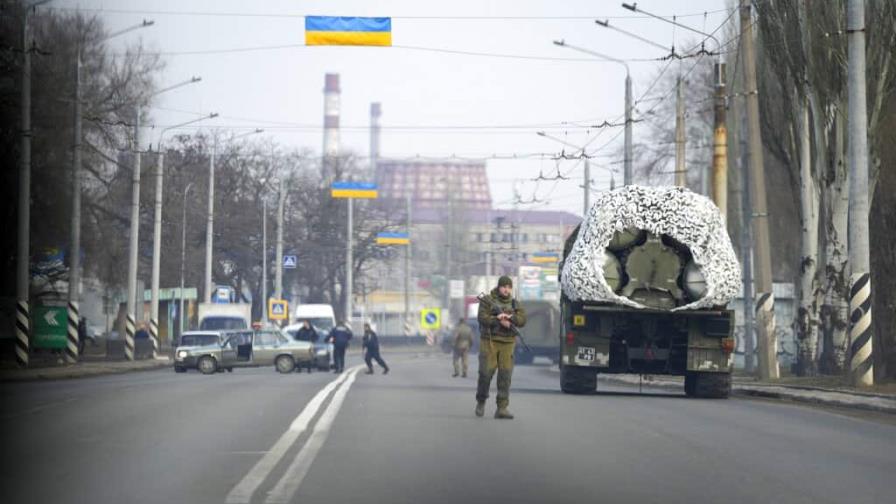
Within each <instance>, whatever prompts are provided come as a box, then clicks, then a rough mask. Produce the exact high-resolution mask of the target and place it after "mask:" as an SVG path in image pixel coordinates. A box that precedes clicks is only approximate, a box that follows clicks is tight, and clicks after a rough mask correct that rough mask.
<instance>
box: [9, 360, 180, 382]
mask: <svg viewBox="0 0 896 504" xmlns="http://www.w3.org/2000/svg"><path fill="white" fill-rule="evenodd" d="M4 364H6V363H4ZM13 366H14V364H13V365H12V366H10V365H4V366H3V367H2V368H0V382H25V381H37V380H64V379H70V378H87V377H90V376H101V375H110V374H121V373H131V372H134V371H147V370H151V369H159V368H164V367H170V366H171V361H170V360H169V359H168V357H160V358H159V360H152V359H145V360H137V361H126V360H114V361H106V360H91V361H87V362H78V363H77V364H55V363H54V364H51V365H47V363H39V364H38V365H35V366H33V367H29V368H26V369H20V368H16V367H13Z"/></svg>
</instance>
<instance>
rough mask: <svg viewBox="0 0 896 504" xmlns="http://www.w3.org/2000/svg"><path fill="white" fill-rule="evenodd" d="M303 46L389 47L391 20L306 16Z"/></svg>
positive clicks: (383, 18)
mask: <svg viewBox="0 0 896 504" xmlns="http://www.w3.org/2000/svg"><path fill="white" fill-rule="evenodd" d="M305 45H360V46H391V45H392V18H387V17H382V18H369V17H339V16H306V17H305Z"/></svg>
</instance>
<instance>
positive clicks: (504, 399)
mask: <svg viewBox="0 0 896 504" xmlns="http://www.w3.org/2000/svg"><path fill="white" fill-rule="evenodd" d="M512 290H513V281H512V280H511V279H510V277H508V276H502V277H501V278H499V279H498V286H497V287H495V288H494V289H492V291H491V293H489V294H488V295H487V296H482V297H480V301H479V316H478V319H479V330H480V333H481V336H480V341H479V385H478V387H477V390H476V416H478V417H481V416H482V415H484V414H485V400H486V399H488V389H489V388H490V387H491V384H492V376H494V374H495V370H497V371H498V401H497V402H498V409H497V411H495V418H500V419H507V420H510V419H513V415H512V414H510V412H509V411H507V406H508V405H509V404H510V377H511V375H512V374H513V347H514V346H515V344H516V330H515V327H523V326H524V325H526V311H525V310H524V309H523V307H522V306H520V305H519V303H517V301H516V299H514V298H513V296H512V295H511V293H512Z"/></svg>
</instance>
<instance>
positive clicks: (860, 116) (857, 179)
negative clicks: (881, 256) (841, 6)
mask: <svg viewBox="0 0 896 504" xmlns="http://www.w3.org/2000/svg"><path fill="white" fill-rule="evenodd" d="M846 37H847V56H848V59H847V96H848V100H849V114H848V121H849V123H848V127H847V131H848V132H849V133H848V135H849V137H848V138H849V147H848V148H849V151H848V156H849V177H850V183H849V265H850V268H851V269H852V274H851V275H850V282H849V283H850V287H849V313H850V316H849V339H850V342H851V343H850V355H851V357H850V365H849V370H850V374H851V376H852V381H853V383H854V384H855V385H858V386H866V387H867V386H871V385H874V360H873V354H872V335H873V330H872V325H871V273H870V272H871V259H870V246H869V238H868V234H869V232H868V208H869V203H868V197H869V194H868V110H867V102H866V96H865V95H866V88H865V2H864V0H848V1H847V4H846Z"/></svg>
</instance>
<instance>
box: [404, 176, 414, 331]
mask: <svg viewBox="0 0 896 504" xmlns="http://www.w3.org/2000/svg"><path fill="white" fill-rule="evenodd" d="M409 180H410V179H407V178H406V179H405V184H406V187H407V194H406V195H405V196H406V201H405V205H406V207H405V208H406V210H405V218H406V221H405V230H406V232H407V233H408V238H409V241H408V245H407V246H406V247H405V248H404V335H405V336H410V335H411V246H412V243H413V242H412V241H411V240H410V237H411V191H412V188H411V186H410V185H407V184H410V182H409Z"/></svg>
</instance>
